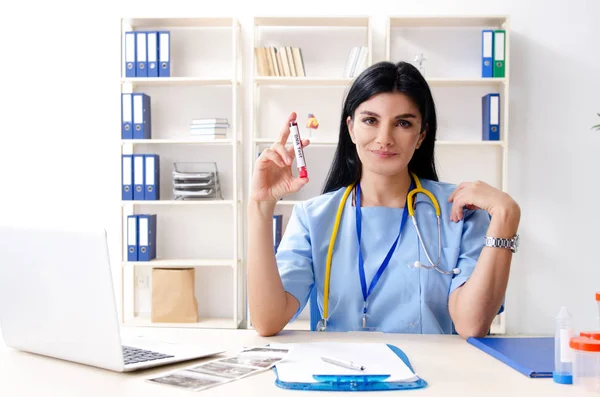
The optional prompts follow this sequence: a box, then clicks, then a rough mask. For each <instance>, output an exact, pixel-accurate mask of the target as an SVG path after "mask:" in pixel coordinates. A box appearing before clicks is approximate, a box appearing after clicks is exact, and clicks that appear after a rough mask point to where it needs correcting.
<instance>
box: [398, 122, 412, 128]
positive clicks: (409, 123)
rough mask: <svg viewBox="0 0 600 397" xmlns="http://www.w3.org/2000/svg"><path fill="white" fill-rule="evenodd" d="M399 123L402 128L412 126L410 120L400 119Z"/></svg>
mask: <svg viewBox="0 0 600 397" xmlns="http://www.w3.org/2000/svg"><path fill="white" fill-rule="evenodd" d="M398 125H399V126H400V127H402V128H410V127H411V126H412V123H411V122H410V121H406V120H400V121H398Z"/></svg>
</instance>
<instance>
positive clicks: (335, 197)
mask: <svg viewBox="0 0 600 397" xmlns="http://www.w3.org/2000/svg"><path fill="white" fill-rule="evenodd" d="M295 118H296V114H295V113H292V114H291V115H290V116H289V119H288V120H286V123H285V125H284V127H283V128H282V131H281V136H280V139H279V141H278V142H276V143H275V144H273V145H272V146H271V147H270V148H269V149H266V150H264V151H263V152H262V154H261V155H260V157H259V158H258V159H257V160H256V165H255V170H254V174H253V177H252V181H251V196H250V202H249V204H248V228H249V229H248V247H249V248H248V252H247V257H248V270H247V271H248V274H247V277H248V298H249V306H250V314H251V317H252V323H253V326H254V328H255V329H256V330H257V331H258V333H259V334H260V335H263V336H270V335H275V334H277V333H278V332H279V331H281V330H282V329H283V327H284V326H285V325H286V324H288V322H290V321H293V320H294V319H295V318H296V316H297V315H298V314H299V313H300V312H301V311H302V310H303V308H304V307H305V305H306V304H307V302H308V298H309V295H310V292H311V289H312V288H313V286H314V287H315V288H317V291H318V299H317V301H318V306H319V310H320V313H321V318H322V319H321V321H320V322H319V328H320V330H327V331H351V330H377V331H380V332H405V333H452V332H453V331H456V332H457V333H458V334H460V335H461V336H462V337H463V338H467V337H469V336H477V337H481V336H483V335H485V334H487V332H488V331H489V328H490V326H491V323H492V321H493V319H494V317H495V316H496V314H498V313H499V312H501V310H502V303H503V298H504V294H505V291H506V287H507V282H508V277H509V269H510V263H511V259H512V255H513V253H514V252H516V245H517V244H518V235H517V228H518V225H519V220H520V208H519V206H518V205H517V203H516V202H515V201H514V200H513V199H512V198H511V197H510V196H508V195H507V194H506V193H504V192H502V191H500V190H498V189H496V188H494V187H492V186H490V185H488V184H486V183H484V182H480V181H477V182H465V183H461V184H459V185H458V186H454V185H450V184H447V183H442V182H438V176H437V173H436V169H435V161H434V146H435V135H436V128H437V121H436V113H435V106H434V102H433V98H432V95H431V91H430V89H429V87H428V85H427V82H426V81H425V79H424V78H423V76H422V75H421V74H420V73H419V71H418V70H417V69H416V68H415V67H413V66H412V65H410V64H408V63H404V62H400V63H397V64H394V63H390V62H380V63H377V64H374V65H373V66H371V67H369V68H367V69H366V70H364V71H363V72H362V73H361V74H360V76H358V77H357V78H356V80H355V81H354V83H353V84H352V86H351V88H350V90H349V92H348V94H347V97H346V100H345V103H344V108H343V111H342V117H341V123H340V134H339V142H338V145H337V150H336V153H335V157H334V159H333V164H332V166H331V169H330V170H329V175H328V178H327V181H326V183H325V188H324V192H323V194H322V195H320V196H317V197H315V198H312V199H310V200H307V201H305V202H302V203H300V204H297V205H296V206H295V207H294V209H293V211H292V215H291V217H290V219H289V222H288V225H287V228H286V230H285V233H284V235H283V238H282V241H281V243H280V245H279V247H278V250H277V254H276V255H275V254H274V252H273V232H272V230H273V228H272V222H273V215H274V210H275V205H276V203H277V201H278V200H279V199H280V198H281V197H283V196H285V195H287V194H290V193H293V192H296V191H298V190H299V189H301V188H302V187H303V186H304V185H306V184H307V183H309V180H308V178H297V177H295V176H294V175H293V174H292V168H291V167H292V160H293V156H294V152H293V147H291V146H286V143H287V140H288V136H289V133H290V131H289V128H288V125H289V122H290V121H291V120H295ZM302 143H303V145H304V146H308V145H309V141H308V140H306V139H305V140H303V141H302ZM307 168H308V172H309V175H310V164H307ZM313 172H314V171H313ZM419 185H420V186H421V187H422V188H423V189H425V190H426V191H427V192H428V193H430V194H431V196H430V195H429V194H426V193H417V194H414V195H412V197H410V195H408V193H409V191H411V190H413V189H414V188H415V187H418V186H419ZM349 186H350V187H349ZM430 197H432V198H433V199H435V201H433V200H432V199H431V198H430ZM436 201H437V204H438V206H439V215H440V217H439V222H440V224H439V225H440V226H439V229H438V223H437V222H438V221H437V219H436V208H435V207H436V206H435V204H434V203H435V202H436ZM411 206H412V208H413V209H414V214H413V213H412V211H407V209H410V207H411ZM338 212H339V217H338V216H337V215H338ZM413 215H414V216H413ZM338 218H339V219H338ZM407 218H408V219H407ZM413 218H414V220H415V221H417V225H418V227H415V225H414V224H413V221H412V220H413ZM334 226H335V227H334ZM417 231H418V232H417ZM334 232H336V233H334ZM332 233H334V236H332ZM330 246H333V247H332V249H331V250H330Z"/></svg>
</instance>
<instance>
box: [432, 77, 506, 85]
mask: <svg viewBox="0 0 600 397" xmlns="http://www.w3.org/2000/svg"><path fill="white" fill-rule="evenodd" d="M426 80H427V84H429V85H430V86H486V85H502V84H506V82H507V81H506V79H505V78H481V77H479V78H473V79H453V78H436V77H432V78H426Z"/></svg>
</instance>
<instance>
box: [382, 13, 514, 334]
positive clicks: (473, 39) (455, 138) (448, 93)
mask: <svg viewBox="0 0 600 397" xmlns="http://www.w3.org/2000/svg"><path fill="white" fill-rule="evenodd" d="M483 29H504V30H505V31H506V45H505V55H506V56H505V77H504V78H481V31H482V30H483ZM386 31H387V34H386V43H385V44H386V59H387V60H392V61H398V60H400V59H404V60H407V61H410V62H412V61H413V60H414V57H415V56H416V55H417V54H421V53H422V54H423V55H424V57H425V59H426V60H425V62H424V72H423V73H424V76H425V78H426V79H427V81H428V83H429V84H430V87H431V90H432V93H433V95H434V100H435V104H436V109H437V111H438V139H439V140H438V141H437V142H436V146H437V150H436V153H437V155H436V157H437V159H438V164H437V166H438V173H439V174H440V179H441V180H444V181H446V182H452V183H457V182H460V181H463V180H476V179H479V180H483V181H485V182H487V183H489V184H491V185H493V186H496V187H497V188H499V189H502V190H504V191H507V188H508V185H507V181H508V173H507V170H508V168H507V166H508V148H509V146H508V144H509V139H508V138H509V76H510V59H511V56H510V39H509V37H510V27H509V20H508V18H507V17H506V16H485V15H483V16H453V17H432V16H414V17H413V16H411V17H406V16H392V17H389V18H388V21H387V29H386ZM440 38H441V39H440ZM492 92H494V93H500V103H501V105H500V108H501V127H500V134H501V135H500V141H482V138H481V122H482V121H481V111H482V109H481V97H482V96H483V95H485V94H487V93H492ZM465 159H467V160H465ZM505 332H506V324H505V315H504V313H502V314H501V315H499V316H497V317H496V319H495V320H494V323H493V324H492V329H491V333H493V334H504V333H505Z"/></svg>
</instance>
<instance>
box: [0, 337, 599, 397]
mask: <svg viewBox="0 0 600 397" xmlns="http://www.w3.org/2000/svg"><path fill="white" fill-rule="evenodd" d="M124 333H126V335H133V336H137V335H139V336H148V337H161V336H163V337H164V339H168V340H173V339H174V338H173V335H176V338H177V339H178V340H180V341H181V342H183V343H216V344H221V345H222V346H224V347H225V348H226V349H228V352H227V353H226V355H229V354H232V355H233V354H236V353H237V352H239V350H240V349H241V348H242V347H243V346H251V345H265V344H268V343H279V342H281V343H289V342H308V341H351V342H358V341H365V342H385V343H391V344H394V345H396V346H398V347H399V348H401V349H402V350H403V351H404V352H405V353H406V354H407V356H408V357H409V359H410V361H411V364H412V365H413V367H414V368H415V371H416V372H417V373H418V374H419V375H420V376H421V377H422V378H423V379H425V380H426V381H427V382H428V383H429V386H428V387H427V388H425V389H419V390H412V391H399V392H396V393H404V394H400V395H418V396H423V397H426V396H443V397H467V396H486V397H493V396H502V397H505V396H510V397H516V396H528V397H529V396H544V397H553V396H556V397H559V396H560V397H569V396H598V394H593V393H587V392H584V391H582V390H580V389H579V388H575V387H574V386H564V385H558V384H555V383H554V382H553V381H552V380H551V379H529V378H527V377H526V376H524V375H522V374H520V373H519V372H517V371H515V370H514V369H512V368H510V367H508V366H506V365H504V364H503V363H501V362H500V361H498V360H496V359H494V358H493V357H490V356H488V355H487V354H485V353H483V352H481V351H479V350H478V349H476V348H475V347H473V346H471V345H469V344H468V343H467V342H465V341H464V340H462V339H460V338H459V337H458V336H443V335H405V334H385V335H384V334H371V333H324V334H322V333H314V332H308V331H283V332H282V333H281V334H280V335H278V336H276V337H272V338H261V337H260V336H258V335H257V334H256V332H255V331H253V330H197V329H183V330H173V329H168V330H165V329H156V328H152V329H128V328H125V329H124ZM166 335H169V337H168V338H167V337H166ZM213 358H214V357H213ZM210 359H211V358H208V359H204V360H196V361H192V362H184V363H179V364H175V365H170V366H167V367H159V368H155V369H151V370H146V371H143V372H136V373H127V374H122V373H114V372H110V371H106V370H102V369H98V368H93V367H88V366H84V365H80V364H75V363H70V362H66V361H62V360H56V359H52V358H47V357H43V356H38V355H34V354H29V353H23V352H19V351H15V350H13V349H9V348H8V347H6V345H5V344H4V342H3V341H2V342H0V396H3V397H4V396H6V397H21V396H45V397H48V396H61V397H71V396H77V397H80V396H89V397H95V396H102V397H105V396H110V397H119V396H127V397H134V396H140V397H142V396H143V397H159V396H161V397H176V396H192V395H200V396H240V397H252V396H256V397H271V396H296V397H299V396H304V395H306V396H308V395H313V394H316V393H317V392H301V391H293V390H283V389H280V388H278V387H276V386H275V384H274V381H275V375H274V374H273V372H272V371H266V372H263V373H260V374H258V375H255V376H252V377H248V378H245V379H242V380H239V381H234V382H231V383H228V384H225V385H222V386H218V387H214V388H211V389H207V390H204V391H201V392H189V391H185V390H180V389H177V388H174V387H169V386H164V385H157V384H152V383H149V382H146V381H145V380H144V378H146V377H149V376H150V375H153V374H156V373H160V372H164V371H167V370H172V369H177V368H180V367H185V366H188V365H191V364H193V363H196V362H201V361H206V360H210ZM389 393H394V392H373V393H360V395H373V396H374V395H377V396H379V397H383V396H384V395H387V394H389ZM329 395H331V393H329Z"/></svg>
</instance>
